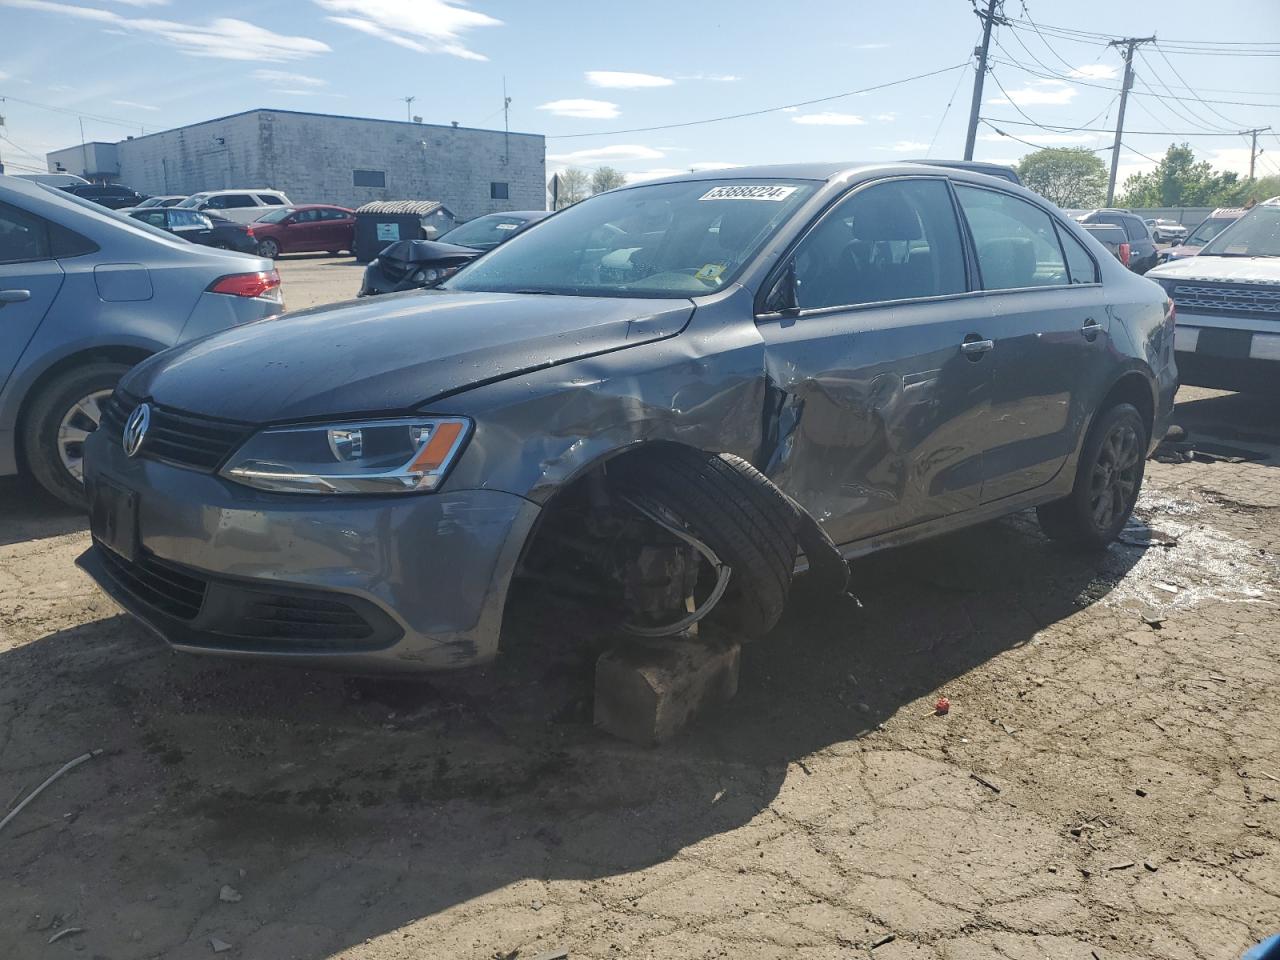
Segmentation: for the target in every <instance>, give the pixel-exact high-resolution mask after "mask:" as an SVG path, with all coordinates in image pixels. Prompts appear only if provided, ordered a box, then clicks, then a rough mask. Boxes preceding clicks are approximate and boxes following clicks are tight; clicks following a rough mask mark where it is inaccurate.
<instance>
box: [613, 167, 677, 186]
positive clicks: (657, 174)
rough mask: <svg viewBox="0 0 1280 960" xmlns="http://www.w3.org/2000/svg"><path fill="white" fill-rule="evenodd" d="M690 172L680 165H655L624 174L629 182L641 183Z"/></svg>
mask: <svg viewBox="0 0 1280 960" xmlns="http://www.w3.org/2000/svg"><path fill="white" fill-rule="evenodd" d="M688 172H689V171H688V170H681V169H680V168H679V167H654V168H653V169H652V170H635V171H633V172H631V173H626V174H623V176H625V177H626V178H627V183H641V182H643V181H645V180H660V179H661V178H663V177H678V176H680V174H682V173H688Z"/></svg>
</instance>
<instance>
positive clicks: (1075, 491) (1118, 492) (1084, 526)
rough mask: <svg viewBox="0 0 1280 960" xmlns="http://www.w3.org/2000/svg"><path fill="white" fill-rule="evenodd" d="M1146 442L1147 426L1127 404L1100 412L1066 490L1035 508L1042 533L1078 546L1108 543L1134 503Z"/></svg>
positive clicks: (1086, 547) (1099, 546)
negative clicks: (1062, 496) (1074, 480)
mask: <svg viewBox="0 0 1280 960" xmlns="http://www.w3.org/2000/svg"><path fill="white" fill-rule="evenodd" d="M1147 447H1148V431H1147V425H1146V423H1145V422H1144V421H1143V419H1142V414H1140V413H1139V412H1138V410H1137V408H1136V407H1134V406H1133V405H1132V404H1129V403H1119V404H1116V405H1115V406H1114V407H1111V408H1109V409H1108V410H1106V411H1104V412H1103V413H1102V414H1100V415H1099V416H1098V419H1097V420H1096V421H1095V422H1094V424H1093V426H1092V428H1090V430H1089V436H1088V437H1087V438H1086V439H1085V442H1084V447H1083V449H1082V450H1081V451H1080V463H1079V465H1078V466H1077V467H1076V482H1075V486H1074V487H1073V488H1072V490H1071V494H1070V495H1069V496H1067V497H1065V498H1063V499H1062V500H1057V501H1055V502H1053V503H1048V504H1045V505H1044V506H1041V507H1037V508H1036V516H1037V518H1038V519H1039V521H1040V529H1041V530H1043V531H1044V534H1045V536H1047V537H1049V539H1051V540H1057V541H1059V542H1061V543H1064V544H1067V545H1069V546H1072V547H1076V548H1079V549H1083V550H1102V549H1104V548H1105V547H1106V546H1107V545H1108V544H1110V543H1111V541H1113V540H1114V539H1115V538H1116V537H1117V536H1119V535H1120V531H1121V530H1123V529H1124V525H1125V524H1126V523H1128V522H1129V516H1130V515H1131V514H1132V513H1133V508H1134V506H1135V505H1136V504H1137V502H1138V494H1139V493H1140V492H1141V490H1142V478H1143V475H1144V473H1145V470H1146V460H1147Z"/></svg>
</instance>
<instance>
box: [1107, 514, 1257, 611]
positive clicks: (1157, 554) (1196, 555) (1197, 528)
mask: <svg viewBox="0 0 1280 960" xmlns="http://www.w3.org/2000/svg"><path fill="white" fill-rule="evenodd" d="M1125 541H1127V542H1125ZM1169 543H1172V544H1173V545H1172V546H1163V545H1162V544H1169ZM1148 544H1150V545H1149V546H1148ZM1135 558H1136V559H1135ZM1106 567H1107V572H1108V573H1113V574H1114V576H1115V578H1116V579H1115V581H1114V586H1113V587H1112V588H1111V589H1110V590H1109V591H1108V592H1107V593H1106V595H1105V597H1104V598H1103V602H1104V603H1106V604H1108V605H1110V606H1124V607H1138V608H1141V609H1143V610H1146V611H1150V612H1154V613H1161V612H1164V611H1167V610H1176V609H1181V608H1186V607H1193V606H1196V605H1197V604H1201V603H1206V602H1209V601H1225V602H1228V603H1272V602H1275V600H1276V583H1277V575H1278V574H1280V563H1278V561H1277V558H1275V557H1272V556H1270V555H1264V554H1260V553H1259V552H1258V548H1257V547H1254V546H1252V545H1251V544H1249V543H1247V542H1245V541H1244V540H1240V539H1239V538H1237V537H1233V536H1231V535H1230V534H1229V533H1226V532H1224V531H1222V530H1219V529H1217V528H1215V527H1214V526H1213V524H1212V522H1211V521H1210V519H1209V517H1208V512H1207V507H1206V505H1204V504H1200V503H1196V502H1195V501H1191V500H1179V499H1176V498H1173V497H1169V496H1165V495H1163V494H1161V493H1160V492H1159V491H1158V490H1157V491H1151V492H1149V493H1143V495H1142V496H1141V497H1140V498H1139V500H1138V508H1137V510H1136V511H1134V519H1133V520H1131V521H1130V522H1129V525H1128V526H1127V527H1126V528H1125V531H1124V533H1123V534H1122V540H1121V542H1120V543H1117V544H1115V545H1114V546H1113V547H1112V548H1111V551H1110V555H1109V560H1108V562H1107V564H1106ZM1104 576H1105V574H1104Z"/></svg>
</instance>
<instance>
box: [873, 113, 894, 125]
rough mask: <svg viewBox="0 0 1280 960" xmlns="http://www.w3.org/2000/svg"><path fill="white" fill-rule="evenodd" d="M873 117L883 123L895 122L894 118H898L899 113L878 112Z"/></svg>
mask: <svg viewBox="0 0 1280 960" xmlns="http://www.w3.org/2000/svg"><path fill="white" fill-rule="evenodd" d="M871 119H872V120H878V121H880V122H881V123H893V121H894V120H897V119H898V115H897V114H896V113H877V114H876V115H875V116H874V117H872V118H871Z"/></svg>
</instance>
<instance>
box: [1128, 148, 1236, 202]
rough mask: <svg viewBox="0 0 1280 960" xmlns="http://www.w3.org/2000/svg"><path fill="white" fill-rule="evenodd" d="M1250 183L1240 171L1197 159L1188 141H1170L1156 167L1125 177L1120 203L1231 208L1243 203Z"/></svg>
mask: <svg viewBox="0 0 1280 960" xmlns="http://www.w3.org/2000/svg"><path fill="white" fill-rule="evenodd" d="M1247 186H1248V185H1247V184H1246V183H1242V182H1241V181H1240V176H1239V174H1236V173H1232V172H1231V171H1227V170H1215V169H1213V165H1212V164H1210V163H1209V161H1207V160H1201V161H1199V162H1197V161H1196V155H1195V153H1193V152H1192V150H1191V146H1190V145H1189V144H1186V143H1183V144H1176V143H1171V144H1169V149H1168V150H1166V151H1165V155H1164V156H1163V157H1162V158H1161V159H1160V162H1159V163H1158V164H1156V168H1155V169H1154V170H1152V171H1151V172H1150V173H1135V174H1134V175H1133V176H1131V177H1129V178H1128V179H1127V180H1125V182H1124V193H1123V194H1122V195H1121V197H1120V201H1119V202H1120V204H1121V206H1125V207H1228V206H1232V205H1234V204H1237V203H1240V202H1242V198H1243V197H1244V196H1245V194H1246V192H1247V189H1246V188H1247Z"/></svg>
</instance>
